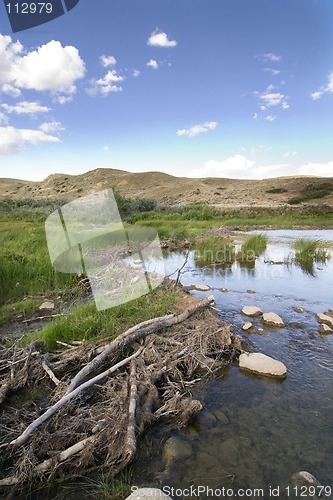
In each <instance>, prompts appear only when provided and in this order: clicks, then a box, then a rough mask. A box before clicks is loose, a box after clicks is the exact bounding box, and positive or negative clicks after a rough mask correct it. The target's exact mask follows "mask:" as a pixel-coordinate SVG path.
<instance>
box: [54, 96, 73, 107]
mask: <svg viewBox="0 0 333 500" xmlns="http://www.w3.org/2000/svg"><path fill="white" fill-rule="evenodd" d="M52 100H53V102H57V103H58V104H62V105H63V104H68V103H69V102H72V100H73V96H72V95H67V96H66V95H55V96H54V97H53V99H52Z"/></svg>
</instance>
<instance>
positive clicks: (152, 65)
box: [147, 59, 158, 69]
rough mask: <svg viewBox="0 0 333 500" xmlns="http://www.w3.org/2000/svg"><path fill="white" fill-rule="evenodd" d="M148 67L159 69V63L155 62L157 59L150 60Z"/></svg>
mask: <svg viewBox="0 0 333 500" xmlns="http://www.w3.org/2000/svg"><path fill="white" fill-rule="evenodd" d="M147 66H149V67H150V68H153V69H158V62H157V61H155V59H150V61H148V62H147Z"/></svg>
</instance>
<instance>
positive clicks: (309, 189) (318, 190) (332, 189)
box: [288, 181, 333, 205]
mask: <svg viewBox="0 0 333 500" xmlns="http://www.w3.org/2000/svg"><path fill="white" fill-rule="evenodd" d="M332 193H333V182H332V181H325V182H320V183H315V184H309V185H308V186H306V187H305V188H304V189H303V190H302V192H301V194H299V195H298V196H294V197H293V198H290V200H288V203H289V204H290V205H297V204H298V203H301V202H303V201H308V200H314V199H317V198H324V197H325V196H329V195H330V194H332Z"/></svg>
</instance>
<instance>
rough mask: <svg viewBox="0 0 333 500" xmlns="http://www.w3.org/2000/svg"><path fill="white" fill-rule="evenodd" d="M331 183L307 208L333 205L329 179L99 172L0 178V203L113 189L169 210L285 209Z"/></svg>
mask: <svg viewBox="0 0 333 500" xmlns="http://www.w3.org/2000/svg"><path fill="white" fill-rule="evenodd" d="M324 183H328V185H329V186H330V185H331V184H332V191H331V192H328V194H325V196H324V197H322V198H315V199H311V200H307V201H306V203H307V204H314V205H318V204H319V205H320V204H322V205H329V206H333V178H332V177H331V178H323V177H307V176H304V177H303V176H302V177H301V176H300V177H278V178H276V179H264V180H261V181H257V180H239V179H221V178H210V177H209V178H205V179H193V178H188V177H174V176H172V175H169V174H165V173H163V172H139V173H131V172H126V171H125V170H116V169H111V168H98V169H96V170H91V171H89V172H86V173H84V174H81V175H66V174H52V175H49V176H48V177H47V178H46V179H44V180H43V181H41V182H32V181H23V180H18V179H7V178H4V179H0V199H5V198H11V199H14V200H15V199H17V200H20V199H25V198H32V199H34V198H39V199H40V198H48V199H59V200H66V201H70V200H73V199H76V198H79V197H82V196H85V195H87V194H90V193H92V192H95V191H100V190H102V189H106V188H115V189H117V190H118V191H119V192H120V193H121V194H122V195H123V196H127V197H129V198H154V199H156V200H157V201H158V202H160V203H163V204H167V205H181V204H187V203H196V202H201V203H208V204H213V205H219V206H223V207H234V208H236V207H242V206H247V207H249V206H266V207H267V206H271V207H277V206H283V205H285V204H286V203H287V202H288V200H290V199H291V198H293V197H295V196H299V195H301V194H302V192H303V191H304V189H306V188H308V189H309V186H310V187H311V189H312V187H313V188H314V189H317V187H318V186H319V188H320V186H322V185H323V184H324Z"/></svg>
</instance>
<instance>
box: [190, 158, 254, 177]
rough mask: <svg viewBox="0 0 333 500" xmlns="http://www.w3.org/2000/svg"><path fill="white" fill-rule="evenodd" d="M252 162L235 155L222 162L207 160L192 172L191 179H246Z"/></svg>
mask: <svg viewBox="0 0 333 500" xmlns="http://www.w3.org/2000/svg"><path fill="white" fill-rule="evenodd" d="M253 165H254V161H252V160H249V159H248V158H246V157H245V156H243V155H239V154H238V155H235V156H232V157H230V158H227V159H225V160H222V161H217V160H209V161H207V162H206V163H205V164H204V166H203V167H202V168H199V169H196V170H194V172H193V177H229V178H233V177H235V178H238V177H242V176H245V177H247V175H248V172H249V170H250V169H251V168H252V167H253Z"/></svg>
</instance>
